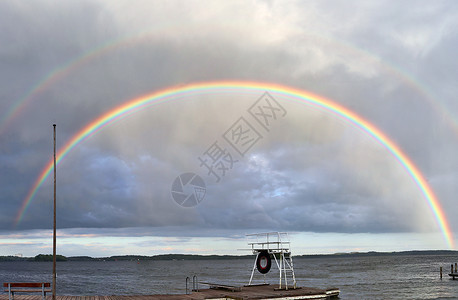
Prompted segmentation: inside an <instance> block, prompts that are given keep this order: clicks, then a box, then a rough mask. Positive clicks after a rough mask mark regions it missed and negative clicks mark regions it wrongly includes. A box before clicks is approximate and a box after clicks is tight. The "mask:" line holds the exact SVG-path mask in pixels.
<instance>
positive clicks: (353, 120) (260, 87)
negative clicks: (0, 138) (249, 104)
mask: <svg viewBox="0 0 458 300" xmlns="http://www.w3.org/2000/svg"><path fill="white" fill-rule="evenodd" d="M231 91H238V92H240V91H242V92H243V91H245V92H256V91H259V92H265V91H268V92H273V93H276V94H280V95H283V96H285V97H286V98H288V99H293V100H294V101H297V102H300V103H304V104H307V105H311V106H314V107H317V108H318V109H321V110H324V111H326V112H328V113H332V114H334V115H336V116H337V117H339V118H341V119H343V120H345V121H347V122H349V123H350V124H352V125H353V126H356V127H358V128H359V129H361V130H362V131H364V132H365V133H367V134H368V135H370V136H371V137H372V138H374V139H375V140H376V141H377V142H379V143H380V144H381V145H382V146H383V147H384V148H385V149H386V150H387V151H389V152H390V153H391V154H392V156H393V157H394V158H395V159H396V160H397V161H398V162H399V164H400V165H401V166H402V167H403V168H404V169H405V170H406V171H407V173H408V174H409V176H410V177H411V178H412V180H413V182H414V183H415V184H416V186H417V187H418V189H419V190H420V191H421V193H422V195H423V198H424V199H425V201H426V202H427V204H428V206H429V208H430V209H431V211H432V213H433V216H434V218H435V220H436V223H437V225H438V227H439V228H440V230H441V232H442V234H443V237H444V239H445V241H446V243H447V245H448V247H449V248H451V249H454V244H453V236H452V231H451V229H450V226H449V224H448V221H447V218H446V216H445V213H444V211H443V209H442V207H441V205H440V202H439V200H438V198H437V197H436V195H435V194H434V192H433V190H432V188H431V187H430V186H429V184H428V182H427V181H426V179H425V177H424V176H423V174H422V173H421V172H420V170H419V169H418V167H417V166H416V165H415V164H414V163H413V162H412V160H411V159H410V158H409V157H408V156H407V155H406V154H405V153H404V152H403V151H402V150H401V148H400V147H399V146H397V145H396V143H395V142H393V141H392V140H391V139H390V138H389V137H388V136H387V135H386V134H385V133H383V132H382V131H381V130H380V129H378V128H377V127H376V126H375V125H373V124H372V123H370V122H369V121H367V120H365V119H364V118H362V117H361V116H359V115H357V114H356V113H355V112H353V111H351V110H349V109H348V108H345V107H343V106H342V105H340V104H338V103H335V102H333V101H331V100H329V99H326V98H324V97H322V96H319V95H316V94H313V93H310V92H307V91H304V90H299V89H295V88H291V87H287V86H282V85H278V84H274V83H263V82H250V81H215V82H200V83H194V84H189V85H185V86H174V87H169V88H166V89H163V90H159V91H156V92H153V93H151V94H148V95H145V96H142V97H139V98H135V99H131V100H128V101H126V102H125V103H123V104H121V105H119V106H117V107H115V108H113V109H111V110H109V111H107V112H106V113H104V114H102V115H100V116H98V117H97V118H95V119H94V120H93V121H92V122H89V123H88V124H86V125H85V126H84V127H83V128H82V129H81V130H80V131H78V132H77V133H76V134H75V135H74V136H73V137H71V138H70V140H69V141H68V142H67V143H66V144H65V145H64V146H63V147H62V148H61V149H60V150H59V151H58V153H57V156H56V162H57V164H59V163H60V162H61V161H62V160H63V159H64V158H65V157H66V156H67V155H68V154H69V153H70V151H71V150H72V149H73V148H75V147H76V146H77V145H78V144H80V143H81V142H83V141H84V140H86V139H87V138H89V137H91V136H92V135H94V134H96V133H97V132H99V131H100V130H101V129H103V128H104V127H106V126H108V125H110V124H112V123H113V122H115V121H116V120H119V119H120V118H124V117H126V116H128V115H130V114H133V113H135V112H137V111H139V110H141V109H144V108H146V107H149V106H152V105H156V104H159V103H163V102H165V101H168V100H172V99H180V98H183V97H185V96H189V95H195V94H201V93H220V92H231ZM52 169H53V160H50V161H49V162H48V163H47V164H46V166H45V167H44V168H43V170H42V171H41V173H40V175H39V176H38V178H37V179H36V181H35V183H34V184H33V186H32V188H31V189H30V191H29V192H28V194H27V196H26V198H25V199H24V200H23V202H22V205H21V208H20V210H19V211H18V214H17V216H16V219H15V225H16V226H17V225H18V224H19V223H20V222H21V220H22V218H23V216H24V214H25V212H26V210H27V207H28V206H29V205H30V203H31V201H32V200H33V198H34V196H35V195H36V193H37V191H38V190H39V189H40V187H41V186H42V184H43V182H44V181H45V180H46V178H48V176H49V175H50V173H51V172H52Z"/></svg>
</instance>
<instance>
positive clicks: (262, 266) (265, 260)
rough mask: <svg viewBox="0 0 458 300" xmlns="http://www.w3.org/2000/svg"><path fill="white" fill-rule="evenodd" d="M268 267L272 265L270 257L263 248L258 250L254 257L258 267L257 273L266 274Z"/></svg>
mask: <svg viewBox="0 0 458 300" xmlns="http://www.w3.org/2000/svg"><path fill="white" fill-rule="evenodd" d="M270 267H272V259H271V258H270V255H269V253H268V252H267V251H265V250H263V251H261V252H259V253H258V257H257V258H256V269H258V271H259V273H261V274H266V273H267V272H269V271H270Z"/></svg>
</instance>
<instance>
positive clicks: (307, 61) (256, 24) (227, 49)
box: [0, 0, 458, 257]
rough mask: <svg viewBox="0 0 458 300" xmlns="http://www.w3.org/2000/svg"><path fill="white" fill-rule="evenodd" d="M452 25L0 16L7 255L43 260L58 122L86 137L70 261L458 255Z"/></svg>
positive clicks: (290, 13) (62, 183)
mask: <svg viewBox="0 0 458 300" xmlns="http://www.w3.org/2000/svg"><path fill="white" fill-rule="evenodd" d="M457 23H458V3H457V2H456V1H396V2H392V1H389V2H387V1H351V2H348V1H254V0H253V1H141V0H135V1H131V0H129V1H123V0H118V1H96V0H93V1H72V0H71V1H59V2H55V1H48V0H34V1H27V2H23V1H9V0H6V1H0V141H1V142H0V203H1V205H2V209H1V210H0V255H16V254H22V255H24V256H34V255H37V254H39V253H52V226H53V222H52V216H53V178H52V172H51V173H50V174H49V175H50V176H45V177H43V182H41V183H40V184H38V185H37V182H39V180H40V176H41V175H42V174H44V172H45V171H46V170H47V169H46V168H47V166H49V163H50V161H51V159H52V155H53V126H52V124H56V125H57V126H56V147H57V150H58V151H59V150H61V149H64V148H65V147H66V145H69V144H68V143H69V142H71V141H72V140H74V141H76V140H75V138H78V137H80V138H81V140H78V141H77V142H75V144H73V145H72V146H71V147H70V148H67V150H68V152H66V154H65V156H64V157H62V158H61V159H59V161H58V166H57V228H58V230H57V240H58V242H57V252H58V253H59V254H62V255H67V256H77V255H90V256H94V257H103V256H110V255H126V254H140V255H156V254H163V253H190V254H235V255H242V254H250V251H247V250H240V249H246V248H247V247H248V245H247V242H248V241H249V239H248V238H247V237H246V234H251V233H259V232H271V231H272V232H277V231H279V232H288V233H289V238H290V240H291V248H292V251H293V254H318V253H336V252H353V251H362V252H364V251H402V250H425V249H433V250H434V249H454V247H455V245H458V240H457V238H456V237H455V236H458V218H456V217H455V216H456V215H458V205H456V195H457V194H458V184H457V183H458V171H457V170H458V156H457V155H456V153H458V102H457V101H456V95H457V94H458V86H457V84H456V82H457V81H458V61H457V60H456V52H457V47H458V24H457ZM209 82H213V88H211V89H210V88H208V89H205V86H209V85H210V84H209ZM228 82H232V83H231V84H226V87H224V84H223V83H228ZM196 85H199V86H200V87H201V88H200V89H199V88H195V89H190V87H193V86H196ZM228 86H230V88H229V87H228ZM247 87H248V88H247ZM275 87H277V88H275ZM278 87H281V90H283V91H287V90H294V91H297V93H296V96H297V94H299V95H302V96H303V95H308V98H307V97H306V96H304V97H302V98H301V97H300V96H297V97H296V96H294V95H292V94H287V93H282V92H279V88H278ZM185 90H186V91H188V92H184V91H185ZM161 91H169V92H170V94H169V95H168V96H167V97H166V98H154V95H158V94H157V93H159V92H161ZM173 91H181V92H180V93H173ZM146 95H149V98H148V97H146V98H142V97H145V96H146ZM313 95H314V96H313ZM135 99H151V100H148V104H150V105H145V106H142V107H140V108H138V109H135V110H131V111H129V112H128V113H125V114H122V115H119V118H113V119H110V122H108V123H106V124H104V125H103V126H100V127H97V130H93V131H90V132H88V134H87V135H84V136H82V135H81V132H82V130H83V129H84V128H88V126H89V125H90V124H95V123H91V122H94V121H95V120H97V119H98V118H100V117H101V116H104V115H107V113H109V112H110V111H111V112H112V111H113V109H115V108H120V107H123V105H125V104H127V103H131V102H132V101H133V100H135ZM313 99H325V100H322V101H324V103H327V104H332V105H337V106H338V107H342V108H345V109H346V110H347V111H349V112H351V114H353V115H355V116H358V118H360V119H361V120H365V122H367V124H370V125H371V126H373V127H374V128H377V130H379V131H380V132H381V133H383V135H384V137H385V140H387V141H389V142H390V143H392V145H396V147H398V149H399V151H401V152H402V153H403V154H404V155H405V157H407V158H408V159H409V161H410V162H411V163H412V164H413V165H414V166H415V168H416V169H417V170H418V174H419V176H420V177H421V178H423V179H424V185H423V186H422V185H421V184H418V182H416V181H415V178H413V176H412V173H411V172H409V170H408V169H407V168H406V167H405V166H404V165H403V164H402V160H399V158H398V157H396V155H394V154H393V153H392V151H390V149H389V147H387V146H386V144H384V143H382V142H380V140H378V139H377V136H375V137H374V136H373V135H371V134H370V133H369V132H368V131H367V130H366V129H364V128H361V126H358V124H356V123H355V122H352V121H351V120H350V119H349V118H348V114H347V115H341V114H338V113H336V112H332V111H331V110H330V109H323V108H320V107H317V106H316V105H312V104H311V102H312V100H313ZM100 125H102V124H100ZM79 134H80V135H79ZM425 186H427V187H428V188H430V189H431V191H432V195H433V196H434V197H435V198H434V199H436V200H434V201H433V202H434V204H436V205H437V206H436V207H435V208H436V210H435V209H434V207H433V206H431V198H429V199H428V197H426V196H425V194H424V193H423V191H422V187H425ZM31 193H33V194H31ZM30 195H32V197H29V196H30ZM184 199H186V201H185V202H183V201H184ZM25 204H27V205H25ZM24 208H25V209H24ZM438 210H439V211H440V212H443V217H442V218H439V217H438ZM440 221H442V222H443V224H442V225H444V224H445V225H446V229H447V230H444V228H445V227H444V226H442V227H441V223H440ZM445 232H446V233H448V234H449V235H448V237H447V235H446V234H444V233H445Z"/></svg>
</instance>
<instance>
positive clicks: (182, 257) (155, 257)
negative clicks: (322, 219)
mask: <svg viewBox="0 0 458 300" xmlns="http://www.w3.org/2000/svg"><path fill="white" fill-rule="evenodd" d="M396 255H397V256H402V255H458V251H457V250H411V251H394V252H376V251H369V252H345V253H334V254H304V255H294V258H320V257H358V256H396ZM252 258H253V254H251V255H200V254H159V255H153V256H145V255H116V256H110V257H90V256H69V257H66V256H63V255H57V261H137V260H142V261H155V260H156V261H160V260H162V261H163V260H229V259H252ZM2 261H52V255H50V254H39V255H36V256H35V257H18V256H0V262H2Z"/></svg>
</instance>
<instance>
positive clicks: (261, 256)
mask: <svg viewBox="0 0 458 300" xmlns="http://www.w3.org/2000/svg"><path fill="white" fill-rule="evenodd" d="M247 237H249V238H251V239H253V240H254V241H253V242H250V243H248V245H250V247H251V250H252V252H253V254H256V259H255V262H254V266H253V270H252V272H251V278H250V283H249V284H248V285H251V282H252V281H253V275H254V272H255V270H256V269H257V270H258V271H259V272H260V273H261V274H264V283H266V282H265V274H267V273H268V272H269V270H270V268H271V264H272V258H273V260H274V261H275V263H276V265H277V267H278V271H279V273H280V275H279V277H280V278H279V288H280V289H286V290H287V289H288V276H290V277H291V279H292V282H293V288H296V276H295V275H294V266H293V257H292V255H291V249H290V241H289V237H288V233H287V232H266V233H255V234H247ZM283 282H284V285H283V284H282V283H283Z"/></svg>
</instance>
